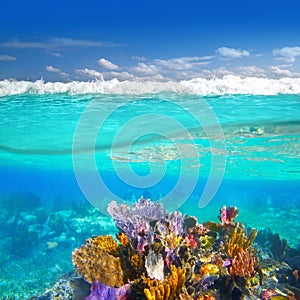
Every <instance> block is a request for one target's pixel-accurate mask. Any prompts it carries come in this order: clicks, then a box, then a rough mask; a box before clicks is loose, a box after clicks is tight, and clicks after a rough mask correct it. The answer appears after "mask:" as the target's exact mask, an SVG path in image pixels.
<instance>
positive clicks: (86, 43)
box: [0, 38, 121, 49]
mask: <svg viewBox="0 0 300 300" xmlns="http://www.w3.org/2000/svg"><path fill="white" fill-rule="evenodd" d="M117 46H121V45H120V44H116V43H110V42H102V41H92V40H80V39H71V38H51V39H49V40H47V41H36V42H32V41H21V40H19V39H10V40H8V41H6V42H1V43H0V48H15V49H28V48H32V49H33V48H40V49H51V48H58V47H117Z"/></svg>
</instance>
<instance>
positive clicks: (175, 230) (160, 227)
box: [156, 211, 184, 239]
mask: <svg viewBox="0 0 300 300" xmlns="http://www.w3.org/2000/svg"><path fill="white" fill-rule="evenodd" d="M183 221H184V220H183V217H182V214H181V212H179V211H175V212H173V213H171V214H169V215H167V216H164V217H162V218H161V219H160V220H159V221H158V222H157V224H156V230H157V231H158V235H159V238H160V239H165V238H166V236H168V235H170V234H171V233H172V234H174V235H175V236H180V235H182V234H183Z"/></svg>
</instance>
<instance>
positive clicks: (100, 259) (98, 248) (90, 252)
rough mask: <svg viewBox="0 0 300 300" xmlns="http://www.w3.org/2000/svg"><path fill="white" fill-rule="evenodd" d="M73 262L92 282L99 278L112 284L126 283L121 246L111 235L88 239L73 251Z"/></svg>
mask: <svg viewBox="0 0 300 300" xmlns="http://www.w3.org/2000/svg"><path fill="white" fill-rule="evenodd" d="M72 262H73V264H74V266H75V268H76V269H77V272H78V273H79V274H80V275H81V276H83V277H84V279H85V280H86V281H88V282H90V283H91V282H93V281H95V280H98V281H99V282H103V283H105V284H107V285H111V286H118V287H119V286H121V285H123V284H124V280H123V278H124V273H123V270H122V263H121V259H120V257H119V246H118V244H117V242H116V241H115V240H114V239H113V238H112V237H111V236H98V237H94V238H90V239H87V240H86V242H85V244H84V245H83V246H81V247H80V248H76V249H75V250H74V251H73V253H72Z"/></svg>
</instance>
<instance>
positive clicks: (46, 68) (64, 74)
mask: <svg viewBox="0 0 300 300" xmlns="http://www.w3.org/2000/svg"><path fill="white" fill-rule="evenodd" d="M45 70H46V71H47V72H51V73H57V74H59V75H61V76H62V77H67V76H69V74H68V73H65V72H62V71H61V70H60V69H58V68H54V67H53V66H46V67H45Z"/></svg>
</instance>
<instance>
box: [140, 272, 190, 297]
mask: <svg viewBox="0 0 300 300" xmlns="http://www.w3.org/2000/svg"><path fill="white" fill-rule="evenodd" d="M143 280H144V282H145V284H146V286H148V288H145V289H144V294H145V297H146V299H147V300H173V299H175V296H176V293H177V292H179V291H180V290H181V289H182V288H183V286H184V282H185V269H182V268H180V267H179V268H176V267H175V266H171V273H170V274H169V275H168V276H167V277H166V278H165V279H164V280H163V281H159V280H156V279H149V278H145V277H143Z"/></svg>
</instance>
